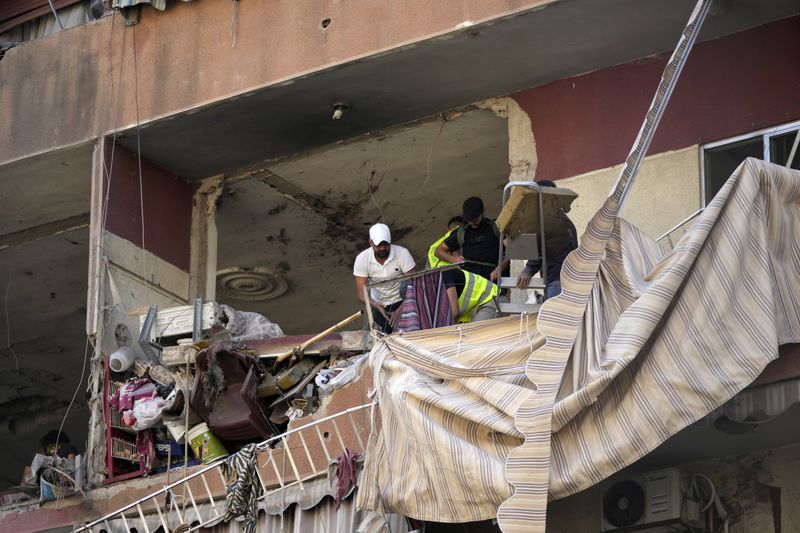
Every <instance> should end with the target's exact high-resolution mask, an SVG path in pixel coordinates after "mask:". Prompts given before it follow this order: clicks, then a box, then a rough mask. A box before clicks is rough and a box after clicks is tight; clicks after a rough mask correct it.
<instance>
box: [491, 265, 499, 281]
mask: <svg viewBox="0 0 800 533" xmlns="http://www.w3.org/2000/svg"><path fill="white" fill-rule="evenodd" d="M499 277H500V267H497V268H495V269H494V270H492V273H491V274H489V281H491V282H492V283H497V279H498V278H499Z"/></svg>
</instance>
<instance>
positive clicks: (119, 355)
mask: <svg viewBox="0 0 800 533" xmlns="http://www.w3.org/2000/svg"><path fill="white" fill-rule="evenodd" d="M135 360H136V350H134V349H133V348H131V347H130V346H123V347H122V348H120V349H119V350H117V351H116V352H114V353H112V354H111V357H109V358H108V366H109V367H111V370H112V371H113V372H125V371H126V370H128V369H129V368H130V367H131V365H132V364H133V362H134V361H135Z"/></svg>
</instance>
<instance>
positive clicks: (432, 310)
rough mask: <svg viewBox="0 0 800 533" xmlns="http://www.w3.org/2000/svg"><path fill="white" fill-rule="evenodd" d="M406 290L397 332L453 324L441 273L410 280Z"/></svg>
mask: <svg viewBox="0 0 800 533" xmlns="http://www.w3.org/2000/svg"><path fill="white" fill-rule="evenodd" d="M410 281H411V282H410V284H409V286H408V288H407V289H406V295H405V299H404V300H403V309H402V311H401V312H400V320H399V322H398V324H397V331H419V330H421V329H431V328H439V327H443V326H449V325H450V324H452V323H453V313H452V311H451V310H450V302H449V301H448V300H447V293H446V289H447V288H446V287H445V285H444V280H443V279H442V272H431V273H430V274H424V275H422V276H419V277H416V278H412V279H411V280H410Z"/></svg>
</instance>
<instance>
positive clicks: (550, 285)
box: [517, 180, 578, 300]
mask: <svg viewBox="0 0 800 533" xmlns="http://www.w3.org/2000/svg"><path fill="white" fill-rule="evenodd" d="M538 183H539V186H540V187H555V186H556V184H555V183H553V182H552V181H550V180H542V181H539V182H538ZM556 219H557V220H558V225H557V226H555V227H546V228H545V232H544V233H545V240H544V243H545V257H546V259H547V272H546V275H547V276H546V280H545V281H546V286H545V290H544V298H545V300H546V299H548V298H552V297H553V296H557V295H559V294H561V266H562V265H563V264H564V260H565V259H566V258H567V256H568V255H569V253H570V252H571V251H572V250H574V249H575V248H577V247H578V231H577V230H576V229H575V224H573V223H572V221H571V220H570V219H569V217H568V216H567V214H566V213H565V212H564V211H563V210H561V212H560V213H558V214H557V215H556ZM541 269H542V260H541V259H537V260H535V261H534V260H530V261H528V262H527V263H526V264H525V268H523V269H522V272H521V273H520V275H519V277H518V278H517V287H519V288H520V289H526V288H528V285H529V284H530V282H531V277H532V276H533V275H534V274H536V273H537V272H539V271H541Z"/></svg>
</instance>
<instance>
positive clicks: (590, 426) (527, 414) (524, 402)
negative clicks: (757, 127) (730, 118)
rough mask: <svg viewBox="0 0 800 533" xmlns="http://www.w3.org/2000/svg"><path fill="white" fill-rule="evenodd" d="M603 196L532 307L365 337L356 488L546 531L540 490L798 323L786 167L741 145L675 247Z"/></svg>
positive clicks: (667, 419) (717, 380) (564, 486)
mask: <svg viewBox="0 0 800 533" xmlns="http://www.w3.org/2000/svg"><path fill="white" fill-rule="evenodd" d="M610 200H614V198H613V197H611V198H610ZM617 200H618V198H617ZM608 208H609V203H608V202H607V204H606V206H604V208H603V209H601V211H599V212H598V214H597V215H596V216H595V217H594V218H593V219H592V221H591V222H590V223H589V226H588V228H587V232H586V234H585V235H584V237H583V239H582V242H581V247H580V248H579V249H578V250H576V251H575V252H574V253H573V254H571V255H570V258H569V259H568V260H567V263H566V264H565V266H564V270H563V271H562V285H563V290H564V292H563V293H562V296H560V297H558V298H554V299H551V300H549V301H548V302H547V303H546V304H545V306H544V307H543V309H542V312H541V313H540V316H539V321H538V324H536V325H534V324H533V319H530V321H529V323H527V324H526V323H525V319H520V318H518V317H510V318H504V319H497V320H493V321H486V322H481V323H477V324H469V325H466V326H462V327H449V328H442V329H438V330H429V331H421V332H417V333H412V334H405V335H403V336H389V337H386V338H384V339H383V340H382V341H380V342H379V343H378V344H377V345H376V347H375V348H374V349H373V352H372V354H371V358H370V360H371V365H372V369H373V375H374V376H375V389H376V391H377V394H378V398H379V401H380V412H381V417H382V427H381V430H380V431H379V432H378V433H377V434H375V435H373V436H372V438H371V439H370V444H369V447H368V453H367V456H366V463H365V471H364V475H363V477H362V479H361V482H360V492H359V505H360V506H362V507H367V508H372V509H384V510H386V511H388V512H396V513H402V514H406V515H408V516H411V517H414V518H420V519H428V520H436V521H442V522H464V521H472V520H480V519H485V518H489V517H492V516H495V515H496V514H497V516H499V518H500V524H501V526H502V527H503V530H504V531H543V530H544V524H545V516H546V506H547V499H548V498H550V499H555V498H561V497H564V496H566V495H569V494H572V493H575V492H577V491H580V490H582V489H584V488H587V487H589V486H591V485H594V484H596V483H597V482H599V481H600V480H602V479H604V478H605V477H607V476H609V475H611V474H613V473H615V472H617V471H618V470H620V469H622V468H624V467H625V466H627V465H630V464H631V463H633V462H634V461H636V460H637V459H639V458H640V457H642V456H643V455H645V454H647V453H648V452H650V451H652V450H653V449H654V448H655V447H657V446H658V445H659V444H661V443H662V442H664V441H665V440H666V439H668V438H669V437H670V436H672V435H674V434H675V433H677V432H678V431H680V430H681V429H683V428H684V427H686V426H688V425H689V424H691V423H693V422H694V421H696V420H698V419H700V418H702V417H704V416H706V415H707V414H708V413H710V412H711V411H713V410H714V409H716V408H718V407H719V406H721V405H723V404H724V403H725V402H727V401H728V400H730V399H731V398H732V397H733V396H734V395H736V394H737V393H738V392H739V391H741V390H742V389H743V388H744V387H746V386H747V385H748V384H749V383H751V382H752V381H753V380H754V379H755V378H756V377H757V376H758V375H759V374H760V372H761V371H762V370H763V368H764V367H765V366H766V365H767V364H768V363H769V362H770V361H772V360H773V359H775V358H776V357H777V355H778V345H779V344H784V343H790V342H799V341H800V301H798V298H800V291H798V290H797V289H798V287H800V172H797V171H791V170H787V169H784V168H782V167H778V166H776V165H771V164H768V163H764V162H762V161H758V160H754V159H748V160H747V161H745V163H743V164H742V166H741V167H739V169H738V170H737V171H736V172H735V173H734V175H733V176H732V177H731V179H730V180H729V181H728V182H727V184H726V185H725V186H724V187H723V189H722V190H721V191H720V193H719V194H718V195H717V196H716V198H715V199H714V200H713V201H712V202H711V203H710V204H709V206H708V207H707V208H706V209H705V211H704V212H703V213H702V215H701V216H700V217H699V218H698V219H697V221H696V222H695V224H694V225H693V227H692V228H691V229H690V230H689V231H687V233H686V234H685V235H684V236H683V237H682V238H681V240H680V241H679V242H678V243H677V244H676V246H675V248H674V249H672V250H667V249H665V248H663V247H662V246H660V245H658V244H657V243H656V242H654V241H653V240H652V239H650V238H649V237H647V236H645V235H643V234H642V233H640V232H639V231H638V230H637V229H636V228H635V227H634V226H632V225H631V224H629V223H627V222H625V221H624V220H621V219H617V218H616V216H615V215H616V213H615V212H614V209H613V206H612V209H608ZM598 235H599V236H602V237H603V238H602V239H598V238H597V236H598ZM593 239H594V242H593V243H590V244H589V246H590V248H589V250H588V251H587V249H586V248H585V246H586V243H587V240H589V241H591V240H593ZM591 246H595V247H597V249H596V250H594V251H593V250H592V249H591ZM595 257H597V258H598V259H597V262H596V263H593V262H592V261H593V259H594V258H595ZM537 329H538V330H540V331H541V333H540V331H537ZM542 334H545V335H547V337H546V341H547V343H546V344H545V337H542ZM526 377H527V379H526ZM553 383H555V385H553ZM511 483H513V485H512V484H511ZM502 502H505V503H503V505H502V507H501V508H500V509H499V511H498V505H500V504H501V503H502Z"/></svg>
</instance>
